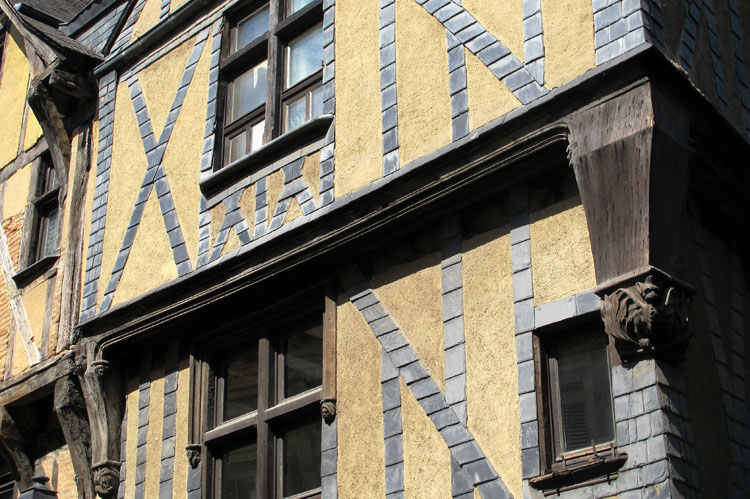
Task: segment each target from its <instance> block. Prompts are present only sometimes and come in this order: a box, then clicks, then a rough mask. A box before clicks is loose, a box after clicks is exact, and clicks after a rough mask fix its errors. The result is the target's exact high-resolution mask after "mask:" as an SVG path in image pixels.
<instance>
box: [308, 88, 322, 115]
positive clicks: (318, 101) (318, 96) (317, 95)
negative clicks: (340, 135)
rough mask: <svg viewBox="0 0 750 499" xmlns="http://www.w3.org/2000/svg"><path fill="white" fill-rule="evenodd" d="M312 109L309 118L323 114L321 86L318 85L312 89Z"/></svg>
mask: <svg viewBox="0 0 750 499" xmlns="http://www.w3.org/2000/svg"><path fill="white" fill-rule="evenodd" d="M311 100H312V110H311V112H310V118H315V117H316V116H320V115H321V114H323V87H318V88H316V89H315V90H313V91H312V99H311Z"/></svg>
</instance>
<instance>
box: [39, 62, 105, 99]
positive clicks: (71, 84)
mask: <svg viewBox="0 0 750 499" xmlns="http://www.w3.org/2000/svg"><path fill="white" fill-rule="evenodd" d="M49 86H50V87H51V88H53V89H55V90H57V91H58V92H62V93H64V94H67V95H70V96H71V97H75V98H76V99H82V100H86V99H93V98H94V96H95V95H96V92H95V90H94V87H93V86H92V85H91V82H89V81H88V80H87V79H86V78H84V77H83V76H81V75H78V74H73V73H69V72H67V71H63V70H62V69H54V70H53V71H52V72H51V73H50V75H49Z"/></svg>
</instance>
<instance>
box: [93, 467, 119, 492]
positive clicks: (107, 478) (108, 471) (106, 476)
mask: <svg viewBox="0 0 750 499" xmlns="http://www.w3.org/2000/svg"><path fill="white" fill-rule="evenodd" d="M119 469H120V463H118V462H116V461H107V462H105V463H101V464H98V465H95V466H94V467H93V470H94V488H95V490H96V493H97V494H99V496H101V497H102V498H103V499H110V498H112V497H115V495H116V494H117V487H118V485H119V484H120V473H119Z"/></svg>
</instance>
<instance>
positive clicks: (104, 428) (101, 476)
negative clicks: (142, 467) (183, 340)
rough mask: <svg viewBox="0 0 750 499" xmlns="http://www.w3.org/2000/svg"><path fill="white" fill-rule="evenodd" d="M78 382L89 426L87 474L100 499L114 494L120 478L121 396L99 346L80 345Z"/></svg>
mask: <svg viewBox="0 0 750 499" xmlns="http://www.w3.org/2000/svg"><path fill="white" fill-rule="evenodd" d="M80 349H81V350H80V353H81V355H80V357H79V361H80V369H79V380H80V383H81V388H82V390H83V396H84V399H85V400H86V409H87V412H88V418H89V423H90V425H91V471H92V473H93V479H94V489H95V491H96V493H97V494H98V495H99V496H101V497H102V498H104V499H110V498H113V497H115V495H116V494H117V487H118V484H119V477H120V461H119V456H120V423H121V420H122V393H121V383H120V376H119V373H118V372H117V371H116V370H115V369H112V368H111V366H110V363H109V361H107V360H105V359H104V358H102V351H101V349H100V348H99V346H98V345H97V344H96V343H95V342H93V341H89V342H86V343H83V344H82V345H80Z"/></svg>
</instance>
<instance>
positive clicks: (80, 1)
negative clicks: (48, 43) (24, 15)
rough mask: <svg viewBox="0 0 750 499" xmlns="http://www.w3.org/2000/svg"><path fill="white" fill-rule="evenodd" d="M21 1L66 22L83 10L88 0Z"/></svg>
mask: <svg viewBox="0 0 750 499" xmlns="http://www.w3.org/2000/svg"><path fill="white" fill-rule="evenodd" d="M21 3H22V4H23V5H26V6H28V7H31V8H32V9H34V10H38V11H39V12H42V13H43V14H46V15H48V16H50V17H54V18H55V19H57V20H59V21H60V22H61V23H66V22H68V21H70V20H71V19H73V18H74V17H75V15H76V14H78V12H80V11H81V10H83V9H84V8H85V7H86V6H87V5H88V4H89V3H90V0H23V2H21Z"/></svg>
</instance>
